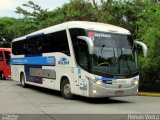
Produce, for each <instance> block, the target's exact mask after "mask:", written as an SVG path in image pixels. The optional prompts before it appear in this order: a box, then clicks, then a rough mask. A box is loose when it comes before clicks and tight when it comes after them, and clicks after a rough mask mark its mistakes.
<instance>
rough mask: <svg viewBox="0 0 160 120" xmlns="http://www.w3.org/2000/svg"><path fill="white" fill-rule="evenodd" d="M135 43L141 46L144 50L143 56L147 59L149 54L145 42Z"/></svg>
mask: <svg viewBox="0 0 160 120" xmlns="http://www.w3.org/2000/svg"><path fill="white" fill-rule="evenodd" d="M134 43H135V44H137V45H140V46H141V47H142V49H143V55H144V57H147V54H148V48H147V45H146V44H144V43H143V42H140V41H137V40H136V41H134Z"/></svg>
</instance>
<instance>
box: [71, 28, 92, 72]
mask: <svg viewBox="0 0 160 120" xmlns="http://www.w3.org/2000/svg"><path fill="white" fill-rule="evenodd" d="M70 35H71V39H72V43H73V48H74V54H75V57H76V61H77V64H78V65H79V66H81V67H82V68H83V69H85V70H88V69H89V68H88V67H89V66H88V55H89V54H88V46H87V43H86V42H85V41H83V40H80V39H77V36H86V32H85V30H83V29H77V28H75V29H70Z"/></svg>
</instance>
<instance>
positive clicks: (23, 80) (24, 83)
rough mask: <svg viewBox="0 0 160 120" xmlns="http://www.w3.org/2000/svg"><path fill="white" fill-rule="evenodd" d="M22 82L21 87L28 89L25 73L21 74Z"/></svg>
mask: <svg viewBox="0 0 160 120" xmlns="http://www.w3.org/2000/svg"><path fill="white" fill-rule="evenodd" d="M20 82H21V86H22V87H23V88H26V87H27V85H26V82H25V76H24V74H23V73H21V76H20Z"/></svg>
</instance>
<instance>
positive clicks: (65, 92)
mask: <svg viewBox="0 0 160 120" xmlns="http://www.w3.org/2000/svg"><path fill="white" fill-rule="evenodd" d="M61 93H62V96H63V97H64V98H65V99H73V97H74V95H73V94H72V93H71V85H70V83H69V80H68V79H64V80H63V81H62V84H61Z"/></svg>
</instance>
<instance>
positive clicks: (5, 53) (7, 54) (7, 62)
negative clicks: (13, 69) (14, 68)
mask: <svg viewBox="0 0 160 120" xmlns="http://www.w3.org/2000/svg"><path fill="white" fill-rule="evenodd" d="M4 55H5V59H6V64H7V65H8V66H10V58H11V55H10V52H8V51H4Z"/></svg>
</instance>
